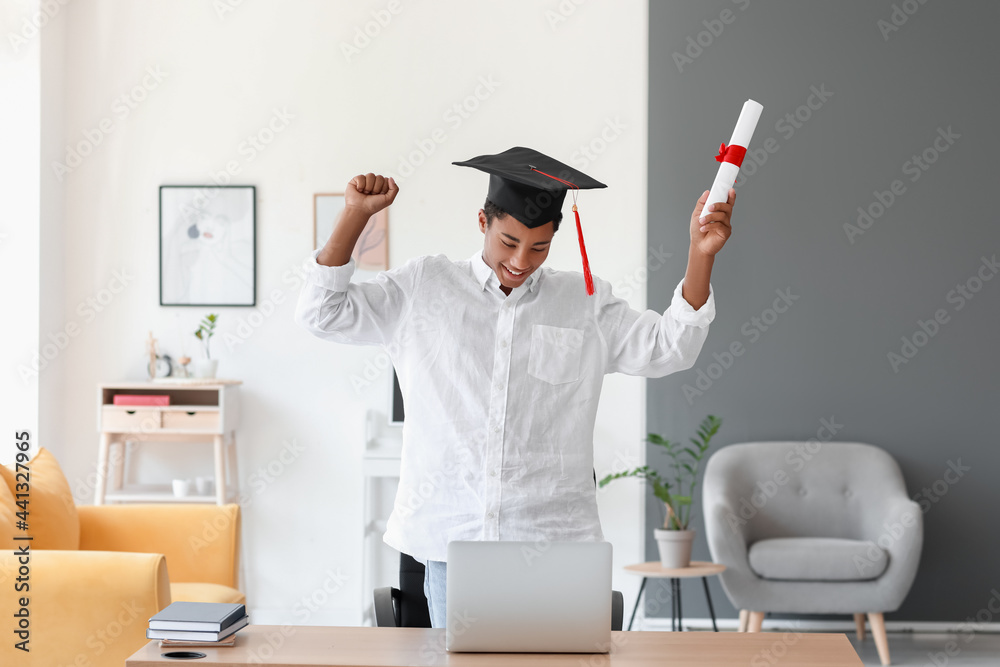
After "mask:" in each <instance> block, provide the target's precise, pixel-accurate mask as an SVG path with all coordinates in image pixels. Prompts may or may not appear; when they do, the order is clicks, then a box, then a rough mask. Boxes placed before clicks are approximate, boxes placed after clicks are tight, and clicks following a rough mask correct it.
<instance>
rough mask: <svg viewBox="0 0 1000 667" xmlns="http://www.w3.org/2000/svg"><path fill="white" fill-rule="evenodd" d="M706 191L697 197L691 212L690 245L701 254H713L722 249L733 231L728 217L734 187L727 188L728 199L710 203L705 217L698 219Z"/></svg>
mask: <svg viewBox="0 0 1000 667" xmlns="http://www.w3.org/2000/svg"><path fill="white" fill-rule="evenodd" d="M708 192H709V191H708V190H705V192H704V193H703V194H702V195H701V197H699V198H698V203H697V204H695V207H694V212H693V213H691V247H692V248H693V249H695V250H697V251H698V252H700V253H702V254H705V255H715V254H716V253H717V252H719V251H720V250H722V246H724V245H726V241H728V240H729V237H730V235H732V233H733V228H732V226H731V225H730V222H729V219H730V217H731V216H732V214H733V204H735V203H736V189H735V188H729V201H727V202H718V203H716V204H712V205H711V206H710V207H709V210H708V211H706V212H705V219H704V220H699V218H700V217H701V214H702V208H703V207H704V206H705V201H706V200H707V199H708Z"/></svg>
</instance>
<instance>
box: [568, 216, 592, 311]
mask: <svg viewBox="0 0 1000 667" xmlns="http://www.w3.org/2000/svg"><path fill="white" fill-rule="evenodd" d="M573 215H575V216H576V235H577V236H578V237H579V238H580V255H581V256H582V257H583V280H584V282H585V283H586V284H587V296H593V295H594V277H593V276H592V275H590V260H588V259H587V246H586V245H584V243H583V227H582V226H581V225H580V212H579V211H577V210H576V204H573Z"/></svg>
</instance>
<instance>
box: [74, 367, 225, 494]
mask: <svg viewBox="0 0 1000 667" xmlns="http://www.w3.org/2000/svg"><path fill="white" fill-rule="evenodd" d="M241 384H242V381H240V380H222V379H220V380H212V381H202V382H197V383H194V382H185V383H168V382H162V381H158V382H116V383H102V384H99V385H98V386H97V424H98V426H97V428H98V431H99V432H100V447H99V450H98V461H97V486H96V490H95V493H94V504H95V505H103V504H105V503H111V502H120V503H127V502H140V503H141V502H177V503H200V502H204V503H211V502H215V503H217V504H219V505H223V504H225V503H227V502H236V500H237V499H238V498H239V488H238V476H237V469H236V427H237V424H238V422H239V400H238V399H239V393H238V392H239V385H241ZM116 394H133V395H147V396H148V395H167V396H169V397H170V405H164V406H145V405H142V406H139V405H137V406H125V405H114V396H115V395H116ZM129 442H133V443H137V444H140V445H141V443H143V442H203V443H206V444H212V445H213V450H214V459H215V493H214V494H212V495H198V494H193V495H187V496H175V495H174V493H173V490H172V489H171V488H170V485H162V484H129V485H126V484H125V480H124V471H125V448H126V445H127V443H129ZM119 447H120V448H121V449H120V450H119V451H118V452H117V453H118V454H119V455H118V456H114V457H112V456H111V452H112V448H119ZM136 452H137V453H138V452H141V447H139V448H137V449H136ZM230 477H231V479H232V481H231V482H229V481H227V480H228V478H230ZM109 480H110V484H109ZM109 486H110V489H109Z"/></svg>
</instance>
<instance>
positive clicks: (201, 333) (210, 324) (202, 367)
mask: <svg viewBox="0 0 1000 667" xmlns="http://www.w3.org/2000/svg"><path fill="white" fill-rule="evenodd" d="M218 319H219V316H218V315H216V314H215V313H210V314H209V315H207V316H206V317H205V318H204V319H202V321H201V324H199V325H198V328H197V329H195V332H194V335H195V337H196V338H197V339H198V340H200V341H201V343H202V346H203V347H204V349H205V358H204V359H202V360H200V361H196V362H195V364H194V375H195V377H200V378H214V377H215V371H216V370H217V369H218V367H219V360H218V359H213V358H212V350H211V341H212V336H214V335H215V323H216V321H217V320H218Z"/></svg>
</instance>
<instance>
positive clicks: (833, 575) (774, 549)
mask: <svg viewBox="0 0 1000 667" xmlns="http://www.w3.org/2000/svg"><path fill="white" fill-rule="evenodd" d="M749 557H750V569H752V570H753V571H754V572H755V573H756V574H757V575H758V576H760V577H762V578H764V579H780V580H797V581H866V580H870V579H878V578H879V577H880V576H882V573H883V572H885V568H886V567H887V566H888V564H889V556H888V554H887V553H886V552H885V551H883V550H882V549H880V548H879V547H878V545H877V544H875V543H874V542H862V541H860V540H845V539H839V538H830V537H783V538H778V539H772V540H761V541H759V542H755V543H754V544H753V545H752V546H751V547H750V553H749Z"/></svg>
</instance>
